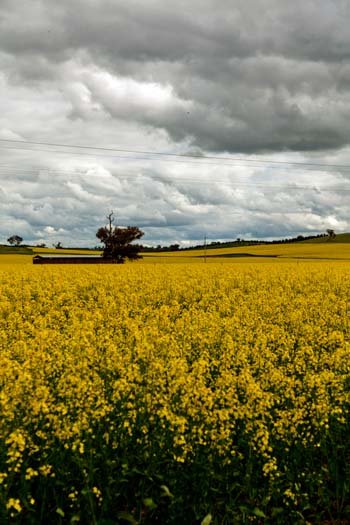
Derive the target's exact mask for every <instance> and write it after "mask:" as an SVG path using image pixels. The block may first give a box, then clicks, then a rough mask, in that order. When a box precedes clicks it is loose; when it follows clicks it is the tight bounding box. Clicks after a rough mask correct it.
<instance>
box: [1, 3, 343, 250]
mask: <svg viewBox="0 0 350 525" xmlns="http://www.w3.org/2000/svg"><path fill="white" fill-rule="evenodd" d="M0 139H3V140H1V141H0V243H1V242H5V241H6V239H7V237H8V236H10V235H12V234H17V235H21V236H22V237H23V238H24V240H25V241H26V242H34V243H39V242H45V243H47V244H48V245H52V244H53V243H55V242H58V241H60V242H62V243H63V244H64V245H70V246H73V245H76V246H77V245H80V246H94V245H95V244H96V243H97V239H96V238H95V233H96V230H97V228H98V227H100V226H101V225H103V224H104V223H105V221H106V219H105V217H106V215H107V214H108V213H109V211H110V210H114V211H115V213H116V215H117V222H118V224H120V225H128V224H130V225H137V226H139V227H140V228H141V229H143V230H144V231H145V237H144V239H143V241H144V243H145V244H159V243H160V244H168V243H174V242H179V243H182V244H184V245H185V244H188V243H197V242H202V240H203V237H204V236H205V235H206V236H207V238H208V239H209V240H216V239H221V240H227V239H234V238H236V237H244V238H273V237H290V236H294V235H297V234H300V233H303V234H307V233H309V234H314V233H321V232H324V231H325V229H326V228H333V229H335V230H336V232H342V231H350V206H349V197H350V2H349V1H348V0H294V1H293V2H290V1H289V0H227V1H226V0H216V1H210V0H192V1H191V2H188V0H187V1H182V0H178V1H177V2H176V3H172V2H165V1H164V0H144V1H135V0H128V1H127V2H126V1H123V2H122V1H120V0H60V1H59V2H58V1H57V0H16V1H14V0H0ZM4 139H8V140H9V141H8V142H6V141H5V140H4ZM10 140H13V141H27V142H46V143H52V144H69V145H85V146H91V147H100V148H108V149H111V150H115V151H114V152H113V151H105V150H101V149H100V150H98V149H75V148H67V147H66V148H63V147H60V146H43V145H42V146H35V145H30V144H23V143H18V142H10ZM116 150H128V151H131V152H130V153H127V152H120V151H119V152H118V151H116ZM132 151H153V152H161V153H172V154H174V153H176V154H179V155H180V154H189V155H197V156H199V157H200V158H199V159H193V158H188V157H172V156H168V157H166V156H159V155H153V156H152V155H147V154H144V153H142V154H141V153H140V154H137V153H132ZM208 156H209V157H215V159H207V158H201V157H208ZM228 159H238V160H228ZM254 159H255V160H258V161H264V162H252V160H254ZM273 161H274V162H273ZM277 161H278V162H277ZM285 162H293V163H298V164H285ZM300 163H310V164H312V165H309V166H306V165H303V164H300ZM325 164H327V165H331V166H330V167H327V166H324V165H325ZM346 166H348V168H346Z"/></svg>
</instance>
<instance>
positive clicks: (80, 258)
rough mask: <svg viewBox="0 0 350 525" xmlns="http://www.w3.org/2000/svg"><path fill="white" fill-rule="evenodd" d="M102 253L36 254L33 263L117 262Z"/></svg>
mask: <svg viewBox="0 0 350 525" xmlns="http://www.w3.org/2000/svg"><path fill="white" fill-rule="evenodd" d="M115 263H116V261H114V260H112V259H104V258H103V257H102V256H101V255H35V256H34V257H33V264H115Z"/></svg>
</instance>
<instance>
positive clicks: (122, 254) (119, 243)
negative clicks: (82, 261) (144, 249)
mask: <svg viewBox="0 0 350 525" xmlns="http://www.w3.org/2000/svg"><path fill="white" fill-rule="evenodd" d="M113 215H114V213H113V212H111V213H110V214H109V215H107V219H108V226H104V227H102V228H99V229H98V230H97V233H96V237H97V238H98V239H99V240H100V241H101V242H102V243H103V244H104V249H103V257H104V258H106V259H113V260H114V261H115V262H116V263H119V264H123V263H124V262H125V259H129V260H131V261H135V260H136V259H142V257H141V255H139V251H140V250H141V246H139V245H138V244H131V243H132V242H133V241H136V240H137V239H141V237H142V236H143V235H144V232H143V231H141V230H140V229H139V228H137V227H136V226H127V227H126V228H121V227H119V226H113V222H114V217H113Z"/></svg>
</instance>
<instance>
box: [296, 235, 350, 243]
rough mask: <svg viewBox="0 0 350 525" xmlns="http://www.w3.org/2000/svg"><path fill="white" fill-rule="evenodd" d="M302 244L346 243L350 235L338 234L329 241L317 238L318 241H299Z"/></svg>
mask: <svg viewBox="0 0 350 525" xmlns="http://www.w3.org/2000/svg"><path fill="white" fill-rule="evenodd" d="M301 242H302V243H305V244H306V243H307V244H309V243H313V244H314V243H331V244H334V243H338V242H339V243H347V242H350V233H338V234H336V236H335V238H334V239H332V240H330V239H329V238H328V237H319V238H318V239H309V240H306V241H301Z"/></svg>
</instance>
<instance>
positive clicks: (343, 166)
mask: <svg viewBox="0 0 350 525" xmlns="http://www.w3.org/2000/svg"><path fill="white" fill-rule="evenodd" d="M0 142H10V143H13V144H28V145H33V146H51V147H60V148H76V149H84V150H98V151H105V152H119V153H133V154H140V155H158V156H165V157H181V158H191V159H208V160H219V161H230V162H246V163H247V162H248V163H250V162H258V163H263V164H280V165H290V166H312V167H320V168H333V169H338V168H339V169H350V165H348V164H326V163H321V162H298V161H285V160H272V159H247V158H242V157H219V156H213V155H194V154H189V153H166V152H160V151H146V150H135V149H121V148H105V147H101V146H82V145H77V144H59V143H55V142H35V141H29V140H14V139H0ZM14 149H15V148H14ZM18 149H21V148H18ZM23 149H25V148H23ZM31 151H40V149H37V150H31ZM46 151H47V150H46ZM55 153H58V151H55ZM66 153H70V154H72V152H66ZM101 156H102V155H101Z"/></svg>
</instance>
